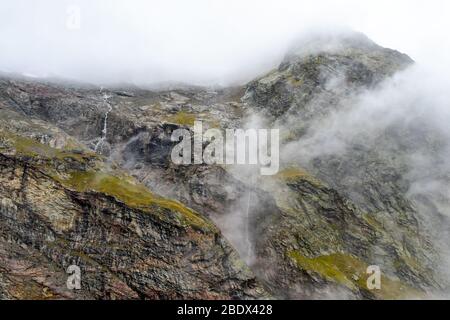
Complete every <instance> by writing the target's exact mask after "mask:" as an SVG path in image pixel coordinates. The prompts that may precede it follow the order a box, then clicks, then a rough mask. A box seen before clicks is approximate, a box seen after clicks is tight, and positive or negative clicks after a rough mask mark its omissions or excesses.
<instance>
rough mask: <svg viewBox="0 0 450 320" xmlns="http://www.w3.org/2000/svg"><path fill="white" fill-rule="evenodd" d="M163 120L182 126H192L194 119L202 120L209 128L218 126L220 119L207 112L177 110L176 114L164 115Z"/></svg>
mask: <svg viewBox="0 0 450 320" xmlns="http://www.w3.org/2000/svg"><path fill="white" fill-rule="evenodd" d="M163 121H167V122H170V123H175V124H178V125H182V126H188V127H192V126H194V122H195V121H203V122H204V123H206V124H207V125H209V127H211V128H220V127H221V125H220V121H219V120H217V119H215V118H214V117H213V116H212V115H211V114H208V113H198V114H195V113H190V112H186V111H179V112H177V113H176V114H173V115H170V116H168V117H165V118H164V119H163Z"/></svg>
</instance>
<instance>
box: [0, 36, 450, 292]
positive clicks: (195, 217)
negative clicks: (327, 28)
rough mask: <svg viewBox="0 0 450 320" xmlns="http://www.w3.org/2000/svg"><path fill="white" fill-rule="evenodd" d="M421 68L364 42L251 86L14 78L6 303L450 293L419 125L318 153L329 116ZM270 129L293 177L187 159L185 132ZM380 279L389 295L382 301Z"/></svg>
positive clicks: (5, 158)
mask: <svg viewBox="0 0 450 320" xmlns="http://www.w3.org/2000/svg"><path fill="white" fill-rule="evenodd" d="M411 64H412V60H411V59H410V58H409V57H407V56H406V55H404V54H401V53H398V52H396V51H393V50H390V49H385V48H382V47H380V46H378V45H376V44H374V43H373V42H371V41H370V40H369V39H367V38H365V37H364V36H362V35H354V34H353V35H345V36H339V37H331V38H330V37H325V38H323V37H322V38H320V37H319V38H318V39H317V38H315V39H314V40H313V41H309V42H306V43H301V45H299V46H298V47H296V48H293V49H292V51H291V52H290V53H289V54H288V55H287V56H286V58H285V59H284V61H283V62H282V63H281V65H280V66H279V67H278V69H276V70H274V71H272V72H270V73H268V74H267V75H264V76H262V77H260V78H258V79H256V80H254V81H252V82H250V83H249V84H248V85H246V86H245V87H236V88H227V89H220V90H216V89H214V90H213V89H207V88H197V87H185V88H177V89H165V90H158V91H150V90H143V89H139V88H132V87H130V88H113V89H108V90H100V89H99V88H95V87H88V86H85V87H83V86H75V85H61V84H54V83H45V82H36V81H30V80H28V79H24V78H19V77H6V76H4V77H2V79H0V115H1V117H0V180H1V184H0V197H1V211H0V214H1V219H0V235H1V237H0V280H1V281H0V297H2V298H12V299H23V298H36V299H44V298H56V299H80V298H81V299H83V298H88V299H142V298H148V299H179V298H205V299H217V298H221V299H229V298H239V299H253V298H266V297H275V298H294V299H299V298H324V297H327V298H328V297H340V298H342V297H344V298H365V299H385V298H389V299H390V298H417V297H424V296H425V295H426V294H427V293H428V292H430V291H438V290H442V289H445V288H446V287H447V285H448V284H447V283H446V281H445V278H443V276H442V274H440V272H439V270H437V269H436V267H435V266H436V264H437V263H439V261H440V259H441V256H440V252H439V250H438V249H437V248H436V246H435V245H434V243H433V241H432V239H431V237H430V236H429V233H428V228H427V221H426V220H425V219H424V217H423V215H422V214H420V212H419V210H418V206H417V203H419V204H420V208H422V209H423V208H429V207H431V206H433V205H434V203H435V202H434V201H435V199H433V198H430V197H426V196H423V197H420V196H418V197H416V198H415V199H412V198H411V197H409V196H408V190H409V188H410V185H411V180H410V175H409V173H408V170H407V168H406V167H407V166H406V164H405V163H406V162H405V157H406V156H407V154H408V153H409V152H411V150H414V149H417V148H424V147H425V146H428V144H427V143H425V142H424V141H421V140H419V139H415V140H414V141H410V142H407V141H406V140H405V136H407V135H408V136H409V134H410V133H411V132H409V131H415V130H416V129H417V128H408V130H409V131H408V130H407V128H402V127H390V128H388V129H387V130H384V131H381V132H379V134H378V135H376V136H370V137H369V136H367V137H366V136H364V135H360V136H358V137H356V138H352V139H349V140H348V141H346V148H345V152H328V153H318V152H315V151H317V150H315V149H311V144H307V143H304V142H303V141H307V142H308V141H309V142H311V141H312V142H316V141H319V142H320V141H323V140H320V139H317V132H319V133H320V132H325V131H326V130H325V129H326V128H325V127H323V126H322V124H323V123H326V122H324V121H325V120H326V119H328V117H330V116H331V115H333V114H334V113H336V112H340V111H342V110H346V108H351V106H352V105H353V104H354V101H355V96H357V95H358V94H359V93H361V92H366V91H371V90H375V89H376V88H377V87H378V86H379V85H380V84H381V83H382V82H383V81H385V80H386V79H388V78H389V77H391V76H393V75H394V74H395V73H397V72H399V71H401V70H404V69H405V68H407V67H408V66H409V65H411ZM105 95H106V97H107V98H105ZM255 115H258V117H259V118H260V119H262V122H263V123H265V124H267V125H270V126H273V127H280V128H282V141H281V169H280V172H279V173H278V174H277V175H275V176H268V177H262V176H259V175H257V174H255V173H254V170H253V169H252V168H247V167H244V168H242V167H235V166H219V165H189V166H177V165H175V164H173V163H172V162H171V160H170V153H171V150H172V147H173V146H174V142H173V141H172V140H171V133H172V132H173V131H174V130H176V129H179V128H188V129H189V128H190V127H191V126H192V125H193V122H194V120H203V124H204V128H205V129H206V128H241V127H245V126H246V125H248V123H250V122H251V121H252V119H254V118H255ZM105 119H106V121H105ZM105 123H106V126H107V127H106V129H107V130H105ZM103 135H104V136H103ZM325 137H327V136H325ZM430 139H434V140H433V141H436V143H437V141H439V136H438V135H437V134H432V135H431V136H430ZM399 144H402V145H403V146H404V148H400V149H399V148H397V147H398V145H399ZM312 145H314V143H313V144H312ZM94 150H97V153H95V152H94ZM298 150H306V151H311V150H312V151H314V152H312V151H311V152H310V153H308V154H307V156H304V155H302V154H300V155H299V154H298V153H297V151H298ZM417 199H420V202H419V201H417V203H416V202H415V201H416V200H417ZM442 219H443V220H442V221H443V223H444V224H445V225H447V223H448V221H446V220H445V218H443V217H442ZM233 247H234V248H235V249H234V248H233ZM69 265H77V266H79V267H80V269H81V271H82V289H81V290H75V291H74V290H69V289H68V288H67V286H66V280H67V276H68V274H67V273H66V269H67V267H68V266H69ZM370 265H377V266H378V267H379V268H380V269H381V271H382V289H381V290H369V288H368V287H367V284H366V280H367V277H368V274H367V272H366V271H367V267H368V266H370Z"/></svg>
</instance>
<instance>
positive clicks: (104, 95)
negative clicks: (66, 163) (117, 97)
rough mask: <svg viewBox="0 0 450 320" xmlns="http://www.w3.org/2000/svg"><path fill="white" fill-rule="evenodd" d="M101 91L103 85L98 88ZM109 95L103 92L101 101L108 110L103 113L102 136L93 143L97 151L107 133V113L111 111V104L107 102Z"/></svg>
mask: <svg viewBox="0 0 450 320" xmlns="http://www.w3.org/2000/svg"><path fill="white" fill-rule="evenodd" d="M102 91H103V87H102V88H101V89H100V92H102ZM110 97H111V96H109V95H108V94H107V93H106V92H105V93H103V103H104V104H105V105H106V106H107V107H108V110H107V111H106V113H105V120H104V122H103V130H102V136H101V138H100V140H98V142H97V144H96V145H95V148H94V151H95V152H97V150H98V148H99V147H100V146H101V145H103V143H104V142H105V140H106V134H107V133H108V115H109V113H110V112H111V111H112V106H111V104H110V103H109V101H108V99H109V98H110Z"/></svg>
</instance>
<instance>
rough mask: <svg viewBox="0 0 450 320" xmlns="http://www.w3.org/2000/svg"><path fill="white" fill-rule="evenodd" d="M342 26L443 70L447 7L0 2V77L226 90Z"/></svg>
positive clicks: (361, 0)
mask: <svg viewBox="0 0 450 320" xmlns="http://www.w3.org/2000/svg"><path fill="white" fill-rule="evenodd" d="M73 6H76V7H78V8H79V9H80V18H81V19H80V28H79V29H77V28H75V29H74V28H69V27H68V26H67V25H68V22H69V23H70V22H71V21H74V20H70V17H73V16H71V15H70V8H71V7H73ZM75 20H76V19H75ZM342 26H344V27H350V28H352V29H355V30H357V31H361V32H363V33H365V34H366V35H368V36H369V37H370V38H372V39H373V40H374V41H376V42H377V43H379V44H381V45H383V46H387V47H391V48H394V49H397V50H400V51H403V52H405V53H408V54H409V55H410V56H411V57H412V58H413V59H415V60H416V61H418V62H419V63H423V64H430V65H433V66H434V67H439V68H442V69H443V70H449V69H450V67H448V66H450V63H449V61H450V57H449V55H450V41H449V36H448V35H447V32H448V31H449V30H450V3H449V1H447V0H428V1H420V0H409V1H408V0H390V1H388V0H342V1H336V0H335V1H331V0H313V1H301V0H300V1H290V0H273V1H270V0H267V1H264V0H247V1H245V0H189V1H187V0H126V1H125V0H71V1H68V0H0V70H3V71H9V72H20V73H28V74H35V75H39V76H50V75H52V76H60V77H64V78H75V79H80V80H83V81H88V82H135V83H140V84H145V83H151V82H161V81H182V82H188V83H199V84H229V83H232V82H235V81H245V80H248V79H250V78H252V77H254V76H256V75H258V74H260V73H262V72H264V71H266V70H267V69H270V68H271V67H273V66H274V65H275V64H276V62H277V61H278V60H279V59H281V57H282V56H283V54H284V53H285V51H286V49H287V47H288V46H289V45H290V44H291V42H292V40H293V39H294V38H295V37H296V36H297V35H299V34H301V33H304V32H306V30H310V29H311V28H315V27H320V28H322V29H325V30H328V29H329V30H334V29H336V28H338V27H342Z"/></svg>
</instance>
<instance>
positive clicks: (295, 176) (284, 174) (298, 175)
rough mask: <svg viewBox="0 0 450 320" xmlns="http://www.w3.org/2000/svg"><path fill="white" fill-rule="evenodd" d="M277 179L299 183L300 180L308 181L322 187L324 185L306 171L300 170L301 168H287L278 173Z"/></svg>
mask: <svg viewBox="0 0 450 320" xmlns="http://www.w3.org/2000/svg"><path fill="white" fill-rule="evenodd" d="M275 177H276V178H277V179H280V180H282V181H287V182H289V181H298V180H305V181H308V182H310V183H312V184H314V185H316V186H321V185H322V183H321V182H320V180H318V179H316V178H315V177H313V176H312V175H311V174H309V173H308V172H307V171H306V170H304V169H302V168H299V167H294V166H291V167H287V168H285V169H283V170H281V171H280V172H278V173H277V174H276V175H275Z"/></svg>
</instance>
